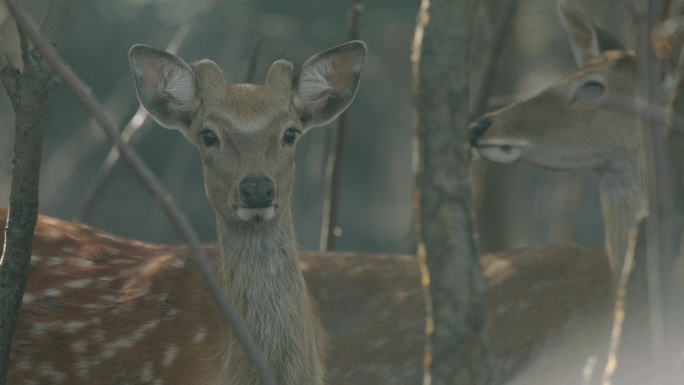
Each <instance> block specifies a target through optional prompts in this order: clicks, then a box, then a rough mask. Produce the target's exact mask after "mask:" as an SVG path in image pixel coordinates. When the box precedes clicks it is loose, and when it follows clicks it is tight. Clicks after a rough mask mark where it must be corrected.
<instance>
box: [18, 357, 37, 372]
mask: <svg viewBox="0 0 684 385" xmlns="http://www.w3.org/2000/svg"><path fill="white" fill-rule="evenodd" d="M32 366H33V360H32V359H31V358H30V357H25V358H22V359H21V360H20V361H19V362H18V363H17V368H19V369H20V370H29V369H31V367H32Z"/></svg>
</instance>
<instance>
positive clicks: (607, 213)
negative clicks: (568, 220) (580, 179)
mask: <svg viewBox="0 0 684 385" xmlns="http://www.w3.org/2000/svg"><path fill="white" fill-rule="evenodd" d="M558 10H559V15H560V19H561V22H562V25H563V28H564V30H565V32H566V34H567V37H568V39H569V41H570V43H571V47H572V52H573V54H574V57H575V60H576V62H577V64H578V66H579V68H578V69H577V70H575V71H573V72H571V73H569V74H567V75H566V76H564V77H562V78H561V79H560V80H558V81H557V82H556V83H555V84H553V85H551V86H550V87H548V88H546V89H545V90H543V91H541V92H540V93H539V94H537V95H536V96H533V97H532V98H530V99H528V100H524V101H521V102H518V103H514V104H511V105H509V106H507V107H504V108H502V109H500V110H497V111H494V112H491V113H488V114H486V115H485V116H483V117H482V118H480V119H479V120H477V121H476V122H474V123H473V124H472V125H471V127H470V132H469V136H470V138H469V139H470V144H471V145H472V146H473V147H474V148H475V149H477V151H478V152H479V153H480V154H481V155H482V156H483V157H484V158H486V159H489V160H491V161H493V162H498V163H511V162H523V163H527V164H530V165H533V166H537V167H542V168H547V169H552V170H561V171H562V170H591V171H593V172H596V173H597V174H598V175H599V177H600V182H599V183H600V198H601V206H602V211H603V213H602V214H603V219H604V231H605V248H606V251H607V255H608V257H609V260H610V266H611V270H612V273H611V276H612V281H613V284H614V285H615V286H616V285H617V282H618V278H619V277H620V275H621V272H622V269H623V264H624V263H625V255H626V253H627V251H628V240H629V234H630V231H631V230H632V229H633V228H634V227H635V225H637V215H638V213H639V212H640V211H641V210H644V209H646V207H647V205H648V198H647V193H646V182H645V180H646V177H645V174H644V173H645V167H644V147H643V146H644V144H643V142H642V132H641V127H640V124H639V121H640V118H639V116H638V114H637V105H636V98H635V97H636V79H637V76H636V75H637V69H636V57H635V53H634V52H633V51H629V50H627V49H625V48H624V47H623V46H622V45H621V44H620V43H619V42H618V40H617V39H615V38H614V37H612V36H610V35H609V34H608V33H606V32H605V31H603V30H601V29H600V28H598V27H595V26H594V25H593V24H592V23H591V21H590V20H589V19H588V18H587V17H586V16H585V15H584V14H582V13H581V12H579V11H578V10H577V9H576V8H574V7H573V6H571V5H570V4H568V3H567V2H566V1H565V0H560V1H559V2H558ZM616 100H617V102H616ZM644 257H645V256H644V255H637V256H636V258H637V263H644V261H643V258H644ZM607 278H608V277H607ZM634 278H637V279H636V282H631V283H630V286H631V288H630V296H631V298H630V299H631V300H632V301H630V300H629V299H628V305H627V306H628V307H627V310H628V314H627V322H630V324H625V327H628V328H629V329H625V330H624V331H623V333H622V340H623V341H622V346H621V351H620V355H619V358H618V361H617V362H618V363H619V365H620V369H621V370H622V373H618V374H619V380H618V381H616V383H617V384H641V383H649V381H651V380H652V379H653V377H652V375H653V373H654V372H653V371H652V368H653V367H652V364H653V363H652V362H650V359H651V352H650V347H649V339H648V338H649V335H648V330H649V325H648V314H647V311H646V307H645V303H646V302H645V301H646V299H645V294H644V291H645V290H644V289H645V288H644V287H643V286H644V285H643V284H642V282H644V280H645V277H633V279H632V281H635V279H634ZM609 279H610V278H609ZM634 285H637V286H636V287H635V286H634ZM633 289H636V291H635V292H634V293H633V292H632V291H633ZM610 310H612V307H611V308H609V309H606V311H605V314H604V315H603V316H602V317H604V318H606V321H603V322H599V321H597V322H596V323H594V324H592V326H591V328H590V327H586V328H585V329H584V330H582V331H581V332H579V333H580V334H582V333H584V334H591V335H593V336H595V337H596V338H595V340H594V341H593V342H592V341H589V342H588V344H587V345H586V346H584V347H583V349H584V353H583V354H586V355H585V359H586V357H589V356H590V355H598V357H599V358H602V357H605V356H606V349H607V346H608V342H609V339H608V336H609V335H610V328H609V325H610V322H609V320H610V319H611V312H610ZM599 324H600V325H601V326H599ZM563 349H564V348H563V347H562V346H561V347H560V348H559V349H557V352H560V353H559V354H558V355H559V356H561V357H563V358H562V359H559V360H558V361H560V362H568V361H569V359H568V357H571V356H573V354H574V353H572V349H568V348H567V345H566V346H565V351H562V350H563ZM575 349H577V348H576V347H575ZM578 358H579V359H581V357H580V356H578V355H576V354H575V359H578ZM602 369H603V368H602V367H601V368H600V370H602ZM579 374H581V373H576V375H577V377H576V378H575V381H574V382H573V381H570V382H568V383H579V381H580V379H581V377H579ZM555 383H557V384H560V383H565V382H562V381H561V379H560V378H556V380H555ZM585 383H586V382H585ZM591 383H593V382H591Z"/></svg>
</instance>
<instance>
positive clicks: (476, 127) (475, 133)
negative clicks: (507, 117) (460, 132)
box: [468, 118, 492, 147]
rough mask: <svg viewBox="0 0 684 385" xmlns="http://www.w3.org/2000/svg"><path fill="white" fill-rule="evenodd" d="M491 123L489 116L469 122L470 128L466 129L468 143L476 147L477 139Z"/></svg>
mask: <svg viewBox="0 0 684 385" xmlns="http://www.w3.org/2000/svg"><path fill="white" fill-rule="evenodd" d="M491 125H492V120H491V119H489V118H484V119H480V120H478V121H477V122H474V123H471V124H470V128H469V129H468V141H469V142H470V145H471V146H473V147H476V146H477V141H478V140H479V139H480V138H481V137H482V135H483V134H484V133H485V131H487V129H488V128H489V126H491Z"/></svg>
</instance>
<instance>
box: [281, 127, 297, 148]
mask: <svg viewBox="0 0 684 385" xmlns="http://www.w3.org/2000/svg"><path fill="white" fill-rule="evenodd" d="M298 133H300V131H299V130H298V129H296V128H294V127H290V128H288V129H287V130H285V133H284V134H283V143H285V144H293V143H294V142H295V139H297V134H298Z"/></svg>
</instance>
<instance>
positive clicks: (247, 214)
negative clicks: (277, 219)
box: [237, 206, 275, 221]
mask: <svg viewBox="0 0 684 385" xmlns="http://www.w3.org/2000/svg"><path fill="white" fill-rule="evenodd" d="M274 213H275V207H273V206H271V207H263V208H258V209H248V208H244V207H239V208H238V209H237V215H238V217H239V218H240V219H242V220H243V221H268V220H270V219H271V218H273V214H274Z"/></svg>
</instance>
